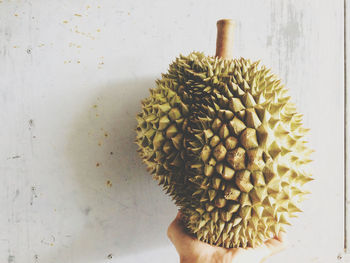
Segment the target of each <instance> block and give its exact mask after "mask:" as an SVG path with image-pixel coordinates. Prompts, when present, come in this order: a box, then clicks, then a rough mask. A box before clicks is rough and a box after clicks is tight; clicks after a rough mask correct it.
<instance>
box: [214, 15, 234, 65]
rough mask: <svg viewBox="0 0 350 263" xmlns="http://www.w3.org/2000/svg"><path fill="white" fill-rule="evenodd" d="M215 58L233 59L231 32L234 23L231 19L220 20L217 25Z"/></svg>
mask: <svg viewBox="0 0 350 263" xmlns="http://www.w3.org/2000/svg"><path fill="white" fill-rule="evenodd" d="M216 25H217V30H218V31H217V37H216V54H215V56H216V57H220V58H225V59H233V56H232V49H233V31H234V29H235V23H234V22H233V20H231V19H221V20H219V21H218V22H217V23H216Z"/></svg>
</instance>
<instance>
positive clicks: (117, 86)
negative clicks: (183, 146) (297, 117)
mask: <svg viewBox="0 0 350 263" xmlns="http://www.w3.org/2000/svg"><path fill="white" fill-rule="evenodd" d="M220 18H232V19H234V20H236V22H237V28H236V34H235V48H234V54H235V56H236V57H241V56H243V57H247V58H252V59H254V60H256V59H261V60H262V63H263V64H265V65H267V66H269V67H271V68H272V69H273V72H275V73H276V74H278V75H279V76H280V77H281V78H282V80H283V82H284V83H285V84H286V86H287V87H288V88H289V89H290V94H291V95H292V96H293V100H294V102H295V103H296V104H297V106H298V109H299V111H300V112H302V113H304V115H305V117H304V123H305V126H306V127H309V128H311V134H310V136H309V141H310V146H311V147H312V148H314V149H315V150H316V152H315V154H314V155H313V159H314V160H315V162H314V163H313V164H312V166H313V171H314V176H315V179H316V180H315V181H314V182H312V183H310V184H309V188H310V190H311V191H312V195H310V196H309V198H308V200H307V201H305V202H304V204H303V209H304V213H303V214H301V215H300V217H299V218H298V219H296V220H294V221H293V224H294V226H293V227H292V228H290V229H289V232H288V236H289V240H290V245H289V247H288V249H287V250H285V251H284V252H283V253H280V254H279V255H276V256H275V257H273V258H271V260H270V261H269V262H275V263H277V262H285V263H288V262H301V263H303V262H316V263H317V262H322V263H323V262H324V263H332V262H340V261H341V260H340V255H341V253H342V251H343V243H344V237H343V233H344V227H343V225H344V219H343V218H344V216H343V213H344V212H343V207H344V201H343V200H344V193H343V188H344V186H343V181H344V178H343V169H344V165H343V158H344V156H343V148H344V142H343V136H344V132H343V130H344V124H343V123H344V122H343V119H344V103H343V101H344V38H343V36H344V3H343V1H341V0H322V1H317V0H308V1H305V0H304V1H297V0H294V1H290V0H283V1H278V0H274V1H273V0H270V1H266V0H256V1H232V0H231V1H209V0H205V1H203V0H201V1H193V0H192V1H186V0H182V1H164V0H153V1H145V0H142V1H141V0H140V1H127V0H123V1H121V0H118V1H115V0H100V1H93V0H74V1H73V0H62V1H59V0H27V1H25V0H12V1H9V0H0V121H1V122H0V123H1V126H0V147H1V148H0V171H1V174H0V262H1V263H90V262H91V263H92V262H93V263H102V262H118V263H119V262H121V263H127V262H171V263H172V262H178V257H177V253H176V251H175V249H174V248H173V246H172V245H171V243H170V242H169V241H168V239H167V237H166V229H167V227H168V225H169V223H170V222H171V220H172V219H173V218H174V216H175V214H176V207H175V206H174V205H173V203H172V202H171V200H170V198H169V197H167V196H166V195H165V194H164V193H163V192H162V190H161V188H160V187H159V186H158V185H157V184H156V182H154V181H153V180H152V178H151V176H150V175H149V174H148V173H147V172H146V170H145V166H144V165H142V164H141V161H140V159H139V157H138V155H137V153H136V149H137V147H136V145H135V144H134V143H133V141H134V137H135V132H134V128H135V126H136V121H135V115H136V113H137V112H138V111H139V110H140V103H139V102H140V100H141V99H142V98H144V97H145V96H148V89H149V88H152V87H154V85H155V84H154V80H155V79H156V78H159V77H160V76H161V75H160V74H161V73H162V72H165V71H166V70H167V67H168V65H169V63H171V62H172V61H173V60H174V59H175V57H176V56H177V55H178V54H179V53H183V54H188V53H189V52H191V51H192V50H198V51H204V52H205V53H206V54H208V55H214V52H215V38H216V20H218V19H220Z"/></svg>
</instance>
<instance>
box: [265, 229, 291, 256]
mask: <svg viewBox="0 0 350 263" xmlns="http://www.w3.org/2000/svg"><path fill="white" fill-rule="evenodd" d="M286 243H287V242H286V235H285V233H284V232H279V234H278V236H276V237H274V238H272V239H269V240H267V241H266V242H265V245H266V247H267V248H268V249H269V251H270V255H273V254H276V253H278V252H280V251H282V250H284V249H285V248H286Z"/></svg>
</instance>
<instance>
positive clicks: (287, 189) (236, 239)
mask: <svg viewBox="0 0 350 263" xmlns="http://www.w3.org/2000/svg"><path fill="white" fill-rule="evenodd" d="M258 64H259V62H254V63H252V62H251V61H250V60H246V59H244V58H241V59H238V60H236V59H235V60H224V59H220V58H213V57H207V56H205V55H204V54H202V53H197V52H193V53H191V54H190V55H189V56H180V57H179V58H177V59H176V61H175V62H173V63H172V64H171V65H170V68H169V71H168V73H166V74H163V75H162V78H161V79H160V80H158V81H157V88H155V89H152V90H151V95H150V97H149V98H147V99H145V100H144V101H143V102H142V112H141V113H140V114H138V116H137V121H138V126H137V139H136V141H137V143H138V145H139V153H140V155H141V157H142V159H143V160H144V162H145V163H146V164H147V166H148V169H149V171H150V172H151V173H152V174H153V175H154V178H155V179H156V180H158V182H159V184H161V185H162V186H163V188H164V189H165V190H166V192H167V193H168V194H170V195H171V196H172V197H173V199H174V200H175V203H176V204H177V205H178V206H179V207H180V209H181V212H182V214H183V218H184V221H185V224H186V227H187V229H188V230H189V232H190V233H192V234H195V235H196V236H197V238H198V239H199V240H202V241H204V242H207V243H210V244H213V245H217V246H222V247H226V248H232V247H247V246H251V247H255V246H258V245H260V244H261V243H262V242H263V241H265V240H266V239H268V238H271V237H273V236H274V235H278V233H279V232H280V231H281V230H283V227H284V226H285V225H288V224H289V222H288V219H289V218H290V217H294V216H295V214H296V213H297V212H300V209H299V208H298V206H297V204H298V202H299V201H300V200H301V199H302V197H303V196H304V195H305V194H306V193H307V192H306V191H304V190H303V189H302V186H303V184H304V183H306V182H308V181H311V180H312V177H311V175H310V174H309V173H308V172H307V169H306V167H307V164H308V163H309V162H310V159H309V155H310V154H311V152H312V150H310V149H309V148H308V147H306V145H305V144H306V142H305V140H304V135H305V134H306V133H307V131H308V130H307V129H305V128H303V127H302V123H301V119H302V115H301V114H299V113H297V111H296V108H295V105H294V104H292V103H291V102H290V97H288V96H287V90H286V89H285V88H284V86H282V85H281V83H280V80H278V79H277V78H276V77H275V76H274V75H273V74H271V73H270V70H269V69H267V68H265V67H259V65H258Z"/></svg>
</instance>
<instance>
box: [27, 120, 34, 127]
mask: <svg viewBox="0 0 350 263" xmlns="http://www.w3.org/2000/svg"><path fill="white" fill-rule="evenodd" d="M28 123H29V127H30V128H31V127H33V126H34V120H33V119H30V120H29V121H28Z"/></svg>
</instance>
